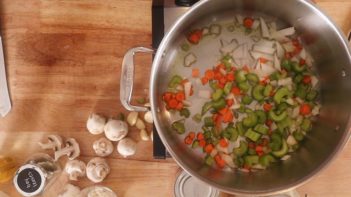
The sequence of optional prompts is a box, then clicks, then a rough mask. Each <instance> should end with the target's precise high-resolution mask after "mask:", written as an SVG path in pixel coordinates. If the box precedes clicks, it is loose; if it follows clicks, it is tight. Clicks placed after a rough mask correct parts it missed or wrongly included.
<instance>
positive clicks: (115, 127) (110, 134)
mask: <svg viewBox="0 0 351 197" xmlns="http://www.w3.org/2000/svg"><path fill="white" fill-rule="evenodd" d="M104 130H105V136H106V137H107V139H109V140H111V141H119V140H121V139H122V138H124V137H125V136H126V135H127V134H128V125H127V124H126V123H125V122H123V121H121V120H115V119H110V120H108V122H107V123H106V125H105V127H104Z"/></svg>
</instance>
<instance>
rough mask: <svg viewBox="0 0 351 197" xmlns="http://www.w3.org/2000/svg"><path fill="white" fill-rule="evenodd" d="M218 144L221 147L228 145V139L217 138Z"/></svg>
mask: <svg viewBox="0 0 351 197" xmlns="http://www.w3.org/2000/svg"><path fill="white" fill-rule="evenodd" d="M219 145H220V146H221V147H223V148H226V147H228V141H227V140H226V139H225V138H222V139H220V140H219Z"/></svg>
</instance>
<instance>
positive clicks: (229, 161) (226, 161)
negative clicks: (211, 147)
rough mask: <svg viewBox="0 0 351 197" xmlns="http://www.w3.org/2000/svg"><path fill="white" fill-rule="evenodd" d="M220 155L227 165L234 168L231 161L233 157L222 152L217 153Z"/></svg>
mask: <svg viewBox="0 0 351 197" xmlns="http://www.w3.org/2000/svg"><path fill="white" fill-rule="evenodd" d="M219 155H220V156H221V158H222V159H223V160H224V162H225V163H226V164H227V165H228V166H229V167H232V168H235V167H236V166H235V164H234V162H233V158H232V157H231V156H230V155H227V154H223V153H220V154H219Z"/></svg>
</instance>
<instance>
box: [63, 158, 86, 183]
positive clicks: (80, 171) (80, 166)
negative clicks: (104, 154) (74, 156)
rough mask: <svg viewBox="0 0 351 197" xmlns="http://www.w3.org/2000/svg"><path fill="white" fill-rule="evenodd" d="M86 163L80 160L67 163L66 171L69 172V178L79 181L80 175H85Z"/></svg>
mask: <svg viewBox="0 0 351 197" xmlns="http://www.w3.org/2000/svg"><path fill="white" fill-rule="evenodd" d="M85 168H86V166H85V163H84V162H83V161H80V160H71V161H68V162H67V163H66V166H65V171H66V173H67V174H69V179H70V180H74V181H77V180H78V177H84V175H85Z"/></svg>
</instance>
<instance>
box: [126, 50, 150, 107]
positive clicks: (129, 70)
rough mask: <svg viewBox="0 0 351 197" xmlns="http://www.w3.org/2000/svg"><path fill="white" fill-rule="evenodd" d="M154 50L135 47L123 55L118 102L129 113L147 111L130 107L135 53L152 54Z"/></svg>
mask: <svg viewBox="0 0 351 197" xmlns="http://www.w3.org/2000/svg"><path fill="white" fill-rule="evenodd" d="M153 52H154V50H153V49H150V48H146V47H135V48H132V49H129V50H128V51H127V53H126V54H125V55H124V58H123V62H122V71H121V81H120V100H121V103H122V105H123V107H124V108H126V109H127V110H129V111H147V110H148V108H147V107H141V106H135V105H132V104H131V103H130V102H131V98H132V93H133V80H134V55H135V54H136V53H153Z"/></svg>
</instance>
